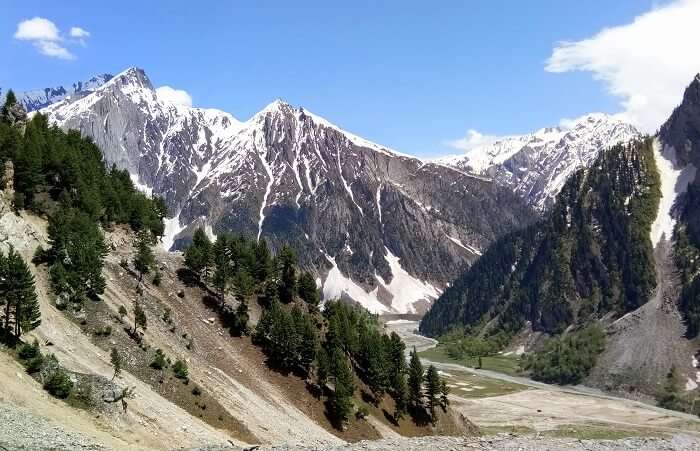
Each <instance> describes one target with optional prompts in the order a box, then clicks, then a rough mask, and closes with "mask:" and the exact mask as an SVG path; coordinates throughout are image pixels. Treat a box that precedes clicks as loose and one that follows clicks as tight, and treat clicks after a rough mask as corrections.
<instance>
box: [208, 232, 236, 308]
mask: <svg viewBox="0 0 700 451" xmlns="http://www.w3.org/2000/svg"><path fill="white" fill-rule="evenodd" d="M229 242H230V237H229V236H228V235H226V234H224V235H221V236H219V237H218V238H217V239H216V242H215V243H214V246H213V249H212V252H213V258H214V275H213V276H212V283H213V284H214V287H215V288H216V290H217V291H218V292H219V302H220V304H221V306H223V305H224V301H225V299H226V293H228V290H229V287H230V285H231V280H232V278H233V266H232V264H231V253H230V249H229Z"/></svg>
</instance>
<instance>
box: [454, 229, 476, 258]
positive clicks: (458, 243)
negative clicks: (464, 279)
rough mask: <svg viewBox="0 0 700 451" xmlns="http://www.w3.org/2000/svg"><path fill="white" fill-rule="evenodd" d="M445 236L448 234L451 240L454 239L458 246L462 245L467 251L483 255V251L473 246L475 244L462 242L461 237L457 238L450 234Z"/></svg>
mask: <svg viewBox="0 0 700 451" xmlns="http://www.w3.org/2000/svg"><path fill="white" fill-rule="evenodd" d="M445 236H446V237H447V238H448V239H449V240H450V241H452V242H453V243H455V244H456V245H457V246H459V247H461V248H462V249H464V250H466V251H469V252H471V253H472V254H475V255H479V256H481V251H479V250H478V249H477V248H475V247H473V246H470V245H468V244H464V243H462V241H460V240H459V239H457V238H455V237H452V236H449V235H447V234H445Z"/></svg>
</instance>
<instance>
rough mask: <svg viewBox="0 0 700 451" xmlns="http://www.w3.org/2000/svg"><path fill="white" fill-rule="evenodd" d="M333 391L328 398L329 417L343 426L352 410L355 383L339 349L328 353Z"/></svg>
mask: <svg viewBox="0 0 700 451" xmlns="http://www.w3.org/2000/svg"><path fill="white" fill-rule="evenodd" d="M330 359H331V368H332V377H333V385H334V391H333V395H332V396H331V399H330V411H331V412H330V413H331V417H332V418H333V419H334V420H335V421H336V423H337V424H338V425H340V426H341V428H342V427H343V425H344V423H345V422H346V421H347V420H348V418H349V416H350V412H351V411H352V396H353V394H354V392H355V384H354V382H353V380H352V371H351V370H350V367H349V365H348V363H347V359H346V357H345V355H344V354H343V352H342V351H341V350H340V349H337V348H336V349H333V350H332V351H331V353H330Z"/></svg>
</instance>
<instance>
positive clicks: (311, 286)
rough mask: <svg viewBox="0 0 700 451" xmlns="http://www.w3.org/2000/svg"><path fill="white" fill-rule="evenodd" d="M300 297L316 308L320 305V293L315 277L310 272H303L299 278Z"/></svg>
mask: <svg viewBox="0 0 700 451" xmlns="http://www.w3.org/2000/svg"><path fill="white" fill-rule="evenodd" d="M299 297H300V298H302V299H303V300H304V302H306V303H307V304H309V305H313V306H316V305H318V303H319V293H318V288H317V287H316V281H315V280H314V276H313V275H312V274H311V273H309V272H303V273H301V275H300V276H299Z"/></svg>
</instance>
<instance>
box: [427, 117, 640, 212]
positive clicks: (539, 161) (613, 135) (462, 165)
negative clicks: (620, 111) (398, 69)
mask: <svg viewBox="0 0 700 451" xmlns="http://www.w3.org/2000/svg"><path fill="white" fill-rule="evenodd" d="M640 136H641V135H640V133H639V131H637V129H635V128H634V126H632V125H630V124H627V123H625V122H623V121H621V120H619V119H617V118H615V117H613V116H610V115H607V114H601V113H593V114H588V115H585V116H583V117H581V118H579V119H576V120H575V121H573V122H571V123H570V124H567V126H565V127H564V126H560V127H550V128H543V129H540V130H538V131H536V132H534V133H531V134H527V135H521V136H509V137H505V138H502V139H499V140H497V141H495V142H493V143H489V144H486V145H483V146H480V147H477V148H475V149H473V150H471V151H470V152H469V153H468V154H464V155H453V156H448V157H443V158H440V159H438V160H437V162H439V163H442V164H445V165H448V166H452V167H455V168H458V169H460V170H463V171H467V172H473V173H476V174H480V175H483V176H486V177H491V178H493V179H494V180H495V181H496V182H497V183H499V184H501V185H503V186H506V187H509V188H510V189H512V190H513V191H515V192H516V193H517V194H518V195H520V196H522V197H523V198H524V199H525V200H526V201H527V203H528V204H529V205H532V206H533V207H535V208H536V209H538V210H544V209H546V208H547V207H549V206H551V205H552V204H553V203H554V199H555V197H556V195H557V193H558V192H559V191H560V190H561V189H562V187H563V186H564V183H565V182H566V180H567V179H568V178H569V177H570V176H571V175H572V174H573V173H574V172H576V171H577V170H578V169H580V168H584V167H588V166H589V165H590V164H591V163H592V162H593V161H594V160H595V159H596V157H597V156H598V153H599V152H600V151H601V150H602V149H606V148H608V147H611V146H613V145H614V144H617V143H621V142H628V141H630V140H632V139H635V138H638V137H640Z"/></svg>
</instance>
